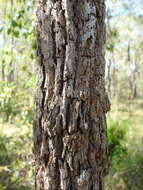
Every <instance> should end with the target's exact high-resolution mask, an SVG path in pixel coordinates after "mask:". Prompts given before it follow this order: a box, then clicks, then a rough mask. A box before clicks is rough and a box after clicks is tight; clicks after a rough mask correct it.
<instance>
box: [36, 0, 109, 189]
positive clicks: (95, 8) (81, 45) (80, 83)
mask: <svg viewBox="0 0 143 190" xmlns="http://www.w3.org/2000/svg"><path fill="white" fill-rule="evenodd" d="M104 16H105V6H104V2H103V1H102V0H96V1H95V0H90V1H89V0H82V1H81V0H39V6H38V10H37V17H38V23H37V41H38V51H37V53H38V57H39V81H38V93H37V111H36V112H37V114H36V121H35V124H34V149H33V151H34V153H35V160H36V171H37V172H36V180H35V181H36V182H35V184H36V185H35V186H36V190H103V177H104V175H105V173H106V168H107V158H106V154H107V143H106V117H105V114H106V112H107V111H108V110H109V107H110V105H109V101H108V97H107V95H106V93H105V87H104V85H105V84H104V73H105V71H104V67H105V61H104V43H105V24H104Z"/></svg>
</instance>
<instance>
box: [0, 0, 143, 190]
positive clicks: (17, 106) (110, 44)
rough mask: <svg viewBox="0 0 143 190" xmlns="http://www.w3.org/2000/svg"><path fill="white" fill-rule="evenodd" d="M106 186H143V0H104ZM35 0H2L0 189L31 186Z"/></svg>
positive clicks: (114, 189) (29, 189)
mask: <svg viewBox="0 0 143 190" xmlns="http://www.w3.org/2000/svg"><path fill="white" fill-rule="evenodd" d="M106 4H107V17H106V25H107V44H106V88H107V91H108V94H109V97H110V100H111V103H112V109H111V111H110V113H109V114H108V143H109V153H108V154H109V173H108V175H107V177H106V179H105V182H106V190H142V187H143V129H142V126H143V109H142V108H143V76H142V75H143V72H142V71H143V53H142V52H143V35H142V28H143V1H142V0H136V1H133V0H106ZM35 9H36V6H35V1H34V0H31V1H29V0H15V1H14V0H0V46H1V48H0V190H33V189H34V177H33V165H34V161H33V155H32V121H33V117H34V110H35V108H34V94H35V89H36V74H35V73H36V58H35V51H36V39H35V28H34V27H35V20H36V13H35V12H36V11H35Z"/></svg>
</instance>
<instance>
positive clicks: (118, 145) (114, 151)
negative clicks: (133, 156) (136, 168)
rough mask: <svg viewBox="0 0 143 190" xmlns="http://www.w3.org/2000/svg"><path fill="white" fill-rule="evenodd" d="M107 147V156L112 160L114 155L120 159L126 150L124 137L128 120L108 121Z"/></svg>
mask: <svg viewBox="0 0 143 190" xmlns="http://www.w3.org/2000/svg"><path fill="white" fill-rule="evenodd" d="M108 126H109V128H108V148H109V158H110V160H113V159H114V158H115V157H117V158H118V159H120V158H121V157H122V156H123V155H124V154H126V152H127V148H126V146H125V137H126V133H127V129H128V126H129V124H128V121H122V120H119V121H114V120H110V121H108Z"/></svg>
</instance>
